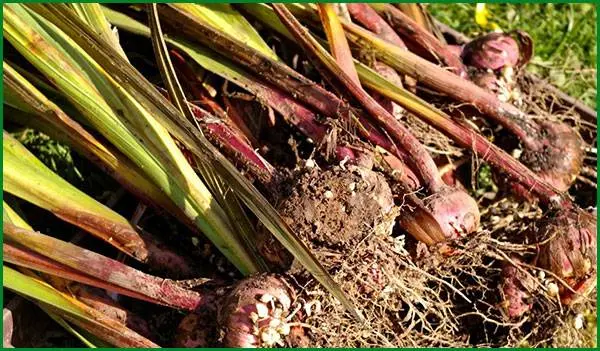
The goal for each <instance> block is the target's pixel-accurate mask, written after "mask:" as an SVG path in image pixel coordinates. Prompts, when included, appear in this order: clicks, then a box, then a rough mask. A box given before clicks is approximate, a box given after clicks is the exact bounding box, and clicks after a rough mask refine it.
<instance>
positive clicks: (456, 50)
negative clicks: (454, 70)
mask: <svg viewBox="0 0 600 351" xmlns="http://www.w3.org/2000/svg"><path fill="white" fill-rule="evenodd" d="M447 47H448V50H449V51H450V52H451V53H453V54H454V55H456V56H457V57H461V56H462V51H463V46H462V45H448V46H447Z"/></svg>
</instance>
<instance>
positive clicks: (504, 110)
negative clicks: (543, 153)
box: [343, 22, 540, 150]
mask: <svg viewBox="0 0 600 351" xmlns="http://www.w3.org/2000/svg"><path fill="white" fill-rule="evenodd" d="M343 25H344V28H345V29H346V31H347V33H349V35H350V41H353V42H354V43H355V44H356V45H361V44H362V45H364V44H365V43H367V44H368V45H371V46H373V49H374V53H375V55H377V56H379V58H380V59H381V60H383V61H384V62H386V63H387V64H389V65H390V66H392V67H394V68H395V69H396V70H398V71H401V72H402V73H404V74H408V75H410V76H413V77H417V80H418V81H420V82H422V83H423V84H425V85H426V86H428V87H430V88H432V89H434V90H435V91H438V92H440V93H444V94H446V95H448V96H450V97H452V98H453V99H455V100H457V101H460V102H465V103H468V104H470V105H472V106H473V107H475V108H477V109H478V110H480V111H481V112H483V113H484V114H486V115H487V116H489V117H490V118H491V119H492V120H493V121H495V122H496V123H498V124H500V125H502V126H503V127H505V128H507V129H508V130H510V131H511V132H512V133H513V134H515V135H516V136H517V137H518V138H519V139H520V140H521V141H523V143H524V144H525V145H526V146H527V147H528V148H529V149H531V150H538V149H539V147H540V145H539V126H538V125H537V123H535V122H534V121H531V120H530V119H528V118H527V117H526V116H525V114H524V113H523V112H521V111H520V110H519V109H518V108H516V107H515V106H514V105H512V104H509V103H506V102H502V101H500V100H499V99H498V97H497V96H496V95H494V94H492V93H490V92H488V91H486V90H484V89H482V88H480V87H479V86H477V85H475V84H474V83H472V82H471V81H468V80H466V79H460V78H458V76H457V75H456V74H454V73H452V72H450V71H448V70H446V69H444V68H442V67H439V66H437V65H435V64H433V63H431V62H429V61H427V60H425V59H423V58H421V57H419V56H418V55H415V54H413V53H411V52H409V51H406V50H400V49H398V48H396V47H395V46H392V45H388V44H387V43H386V42H384V41H383V40H381V39H379V38H377V37H376V36H374V35H373V34H372V33H370V32H368V31H366V30H364V29H362V28H360V27H358V26H356V25H354V24H352V23H347V22H344V23H343ZM362 38H369V39H368V42H367V41H366V40H363V39H362ZM388 51H389V52H388ZM396 57H402V62H398V60H397V58H396ZM408 62H410V64H408Z"/></svg>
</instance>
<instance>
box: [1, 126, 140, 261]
mask: <svg viewBox="0 0 600 351" xmlns="http://www.w3.org/2000/svg"><path fill="white" fill-rule="evenodd" d="M2 150H3V156H4V159H3V166H4V167H3V169H2V175H3V177H4V182H3V189H4V191H7V192H9V193H11V194H13V195H15V196H17V197H20V198H22V199H24V200H26V201H28V202H31V203H33V204H35V205H36V206H39V207H42V208H44V209H46V210H48V211H51V212H52V213H53V214H55V215H56V216H58V217H59V218H61V219H63V220H65V221H67V222H69V223H72V224H74V225H76V226H79V227H80V228H83V229H85V230H87V231H88V232H90V233H92V234H94V235H96V236H98V237H99V238H101V239H103V240H105V241H106V242H107V243H109V244H111V245H113V246H114V247H116V248H117V249H119V250H121V251H122V252H124V253H126V254H128V255H130V256H132V257H135V258H138V259H139V260H141V261H144V260H145V259H146V258H147V256H148V251H147V249H146V244H145V243H144V241H143V240H142V238H141V237H140V235H139V234H138V233H137V232H136V230H135V229H134V228H133V227H132V226H131V225H130V224H129V222H128V221H127V220H126V219H125V218H123V217H122V216H121V215H119V214H118V213H116V212H114V211H113V210H111V209H110V208H108V207H106V206H104V205H103V204H101V203H99V202H97V201H96V200H94V199H93V198H91V197H90V196H88V195H86V194H85V193H83V192H82V191H80V190H78V189H77V188H75V187H74V186H72V185H71V184H69V183H68V182H67V181H65V180H64V179H62V178H61V177H59V176H58V175H57V174H55V173H54V172H52V171H51V170H50V169H49V168H48V167H46V166H45V165H44V164H43V163H42V162H41V161H40V160H38V159H37V158H36V157H35V156H34V155H33V154H31V153H30V152H29V151H28V150H27V149H26V148H25V147H24V146H23V145H21V144H20V143H19V142H18V141H17V140H15V139H14V138H13V137H11V136H10V134H8V133H7V132H6V131H4V136H3V145H2Z"/></svg>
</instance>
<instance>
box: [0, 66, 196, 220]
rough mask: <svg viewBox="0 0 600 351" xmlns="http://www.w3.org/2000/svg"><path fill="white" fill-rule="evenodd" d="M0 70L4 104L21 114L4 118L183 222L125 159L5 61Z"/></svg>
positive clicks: (8, 112) (7, 112)
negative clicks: (67, 149)
mask: <svg viewBox="0 0 600 351" xmlns="http://www.w3.org/2000/svg"><path fill="white" fill-rule="evenodd" d="M3 68H4V71H3V77H4V103H5V104H7V105H10V106H13V107H15V108H18V109H19V110H21V111H23V112H24V113H18V111H14V110H13V109H12V108H6V107H5V110H4V113H5V117H8V118H12V119H16V120H18V122H19V123H21V124H24V125H27V126H32V127H34V128H36V129H38V130H41V131H43V132H45V133H47V134H49V135H51V136H52V137H54V138H56V139H59V140H61V141H64V142H65V143H67V144H69V145H70V146H72V147H73V148H75V150H76V151H77V152H78V153H80V154H82V155H83V156H85V157H87V158H88V159H89V160H91V161H92V162H95V163H96V164H97V165H98V166H99V167H100V168H101V169H103V170H105V171H107V172H108V173H109V175H111V176H112V177H113V178H115V179H116V180H117V181H118V182H120V183H121V184H122V185H123V186H124V187H125V188H126V189H127V190H129V191H131V192H132V193H133V194H135V195H136V196H138V197H139V198H140V199H142V200H144V201H146V202H147V203H150V204H154V205H155V206H156V207H159V208H163V209H164V210H166V211H167V212H169V213H172V214H173V215H175V216H176V217H179V218H180V219H182V220H185V219H184V218H185V217H184V216H183V213H181V211H179V209H178V208H177V207H176V206H175V204H174V203H173V202H172V201H171V199H170V198H169V197H168V196H166V195H165V193H163V192H162V191H161V190H160V189H159V188H158V187H157V186H156V185H155V184H154V183H152V182H151V181H149V180H148V179H147V178H146V177H145V176H144V175H143V174H142V173H141V172H140V171H139V169H138V167H137V166H136V165H134V164H133V163H132V162H131V161H130V160H129V159H127V157H125V156H124V155H123V154H122V153H120V152H119V151H117V150H114V148H113V147H112V145H108V144H104V143H102V142H100V141H99V140H98V139H96V138H95V137H94V136H93V135H91V134H90V133H89V132H88V131H87V130H85V129H84V128H83V127H82V126H81V125H80V124H79V123H77V122H76V121H75V120H73V119H72V118H71V117H70V116H68V115H67V114H66V113H65V112H64V111H63V110H62V109H61V108H59V107H58V106H57V105H56V104H54V103H53V102H52V101H51V100H49V99H48V98H47V97H46V96H44V94H42V92H40V91H39V90H38V89H37V88H35V87H34V86H33V85H32V84H31V83H30V82H29V81H28V80H27V79H25V77H23V76H22V75H21V74H20V73H19V72H17V71H16V70H15V69H14V68H13V67H12V66H11V65H9V64H8V63H7V62H6V61H4V62H3ZM17 114H18V116H16V115H17Z"/></svg>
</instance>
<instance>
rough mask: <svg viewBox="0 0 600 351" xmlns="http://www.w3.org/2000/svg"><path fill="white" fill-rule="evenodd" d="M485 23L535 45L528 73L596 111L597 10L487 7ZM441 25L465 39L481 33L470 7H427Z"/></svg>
mask: <svg viewBox="0 0 600 351" xmlns="http://www.w3.org/2000/svg"><path fill="white" fill-rule="evenodd" d="M487 7H488V10H489V11H490V13H491V17H490V19H489V20H490V21H491V22H495V23H497V24H498V25H499V26H500V27H501V28H502V29H503V30H505V31H510V30H513V29H521V30H524V31H526V32H528V33H529V34H530V35H531V36H532V38H533V40H534V43H535V56H534V58H533V59H532V61H531V62H530V64H529V65H528V68H527V69H528V70H530V71H532V72H535V73H536V74H538V75H540V76H541V77H543V78H547V79H548V80H549V81H550V82H551V83H552V84H554V85H555V86H557V87H558V88H560V89H561V90H563V91H564V92H566V93H567V94H569V95H571V96H573V97H576V98H579V99H581V100H582V101H584V102H585V103H586V104H587V105H589V106H591V107H596V45H597V43H596V7H595V5H593V4H488V5H487ZM429 10H430V12H431V13H432V14H433V15H434V16H435V17H436V18H437V19H439V20H440V21H442V22H444V23H446V24H448V25H450V26H452V27H453V28H455V29H457V30H459V31H461V32H463V33H465V34H467V35H468V36H470V37H474V36H476V35H479V34H482V33H485V32H486V31H485V30H483V29H482V28H480V27H479V26H478V25H477V23H475V4H431V5H430V6H429Z"/></svg>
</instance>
